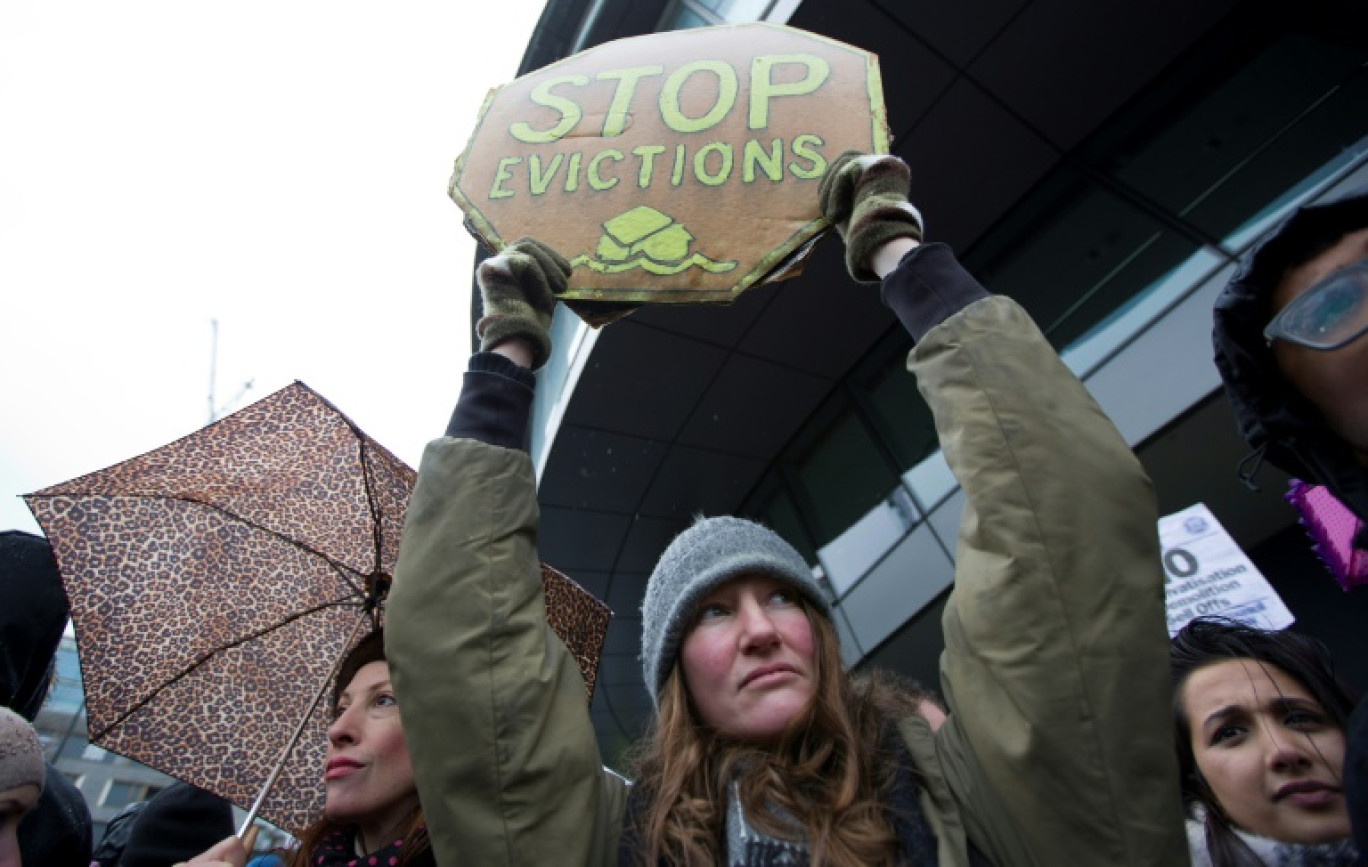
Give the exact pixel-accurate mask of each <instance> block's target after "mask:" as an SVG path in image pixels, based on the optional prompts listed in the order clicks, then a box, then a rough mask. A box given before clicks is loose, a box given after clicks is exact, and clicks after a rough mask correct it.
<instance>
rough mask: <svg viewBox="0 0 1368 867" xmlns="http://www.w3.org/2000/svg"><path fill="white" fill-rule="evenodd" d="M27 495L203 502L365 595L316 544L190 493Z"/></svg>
mask: <svg viewBox="0 0 1368 867" xmlns="http://www.w3.org/2000/svg"><path fill="white" fill-rule="evenodd" d="M369 487H370V485H369V482H367V495H366V499H367V504H368V505H369V500H370V493H369ZM29 496H30V497H42V498H44V499H51V498H55V497H87V496H100V497H109V498H110V499H112V500H170V501H172V502H177V503H193V504H194V505H196V506H203V507H204V508H206V509H210V510H212V511H215V512H218V513H219V514H220V515H223V516H224V517H226V518H228V519H230V520H233V521H237V522H238V523H240V524H242V525H244V526H246V527H250V528H251V529H253V530H260V531H261V532H263V533H266V534H268V535H270V536H274V537H275V538H277V539H279V540H280V541H282V542H284V543H286V544H288V545H290V546H291V547H294V548H297V549H299V550H300V551H302V552H304V553H305V554H310V555H312V556H314V557H317V558H318V559H320V560H322V561H323V562H325V563H327V564H328V565H329V566H331V567H332V568H333V571H334V572H336V573H337V574H338V577H339V578H341V579H342V581H343V582H344V583H345V584H346V585H347V586H348V587H350V588H351V589H352V592H354V593H356V594H359V595H365V592H366V591H365V588H363V587H361V586H359V585H358V584H357V583H356V582H355V581H353V580H352V579H351V573H353V572H354V570H352V569H351V568H350V567H348V566H346V565H344V564H342V563H339V562H338V561H337V560H335V559H334V558H332V557H329V556H328V555H327V554H325V553H323V552H322V551H320V550H318V549H317V548H315V547H313V546H312V545H309V544H308V543H306V542H301V541H300V540H298V539H296V538H294V537H293V536H288V535H286V534H285V533H283V532H281V531H280V530H273V529H271V528H270V527H267V526H264V525H262V524H258V523H257V522H256V521H253V520H251V519H250V518H246V517H243V516H242V515H239V514H237V513H236V512H231V511H229V510H228V509H225V508H224V507H222V506H219V505H215V504H214V503H206V502H204V501H203V500H197V499H195V498H194V497H185V496H179V495H176V494H107V493H103V492H100V491H94V492H90V493H65V492H59V493H56V494H29ZM373 512H374V509H373V508H372V513H373Z"/></svg>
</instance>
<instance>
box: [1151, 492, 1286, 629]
mask: <svg viewBox="0 0 1368 867" xmlns="http://www.w3.org/2000/svg"><path fill="white" fill-rule="evenodd" d="M1159 544H1160V545H1161V546H1162V547H1163V551H1164V554H1163V557H1164V578H1165V581H1164V598H1165V601H1166V603H1167V608H1168V630H1169V635H1170V636H1173V635H1174V634H1176V633H1177V632H1178V630H1180V629H1182V628H1183V626H1184V625H1186V624H1187V622H1188V621H1189V620H1192V619H1193V618H1194V617H1201V616H1203V615H1219V616H1221V617H1229V618H1230V619H1231V620H1238V621H1240V622H1241V623H1244V624H1246V625H1248V626H1254V627H1258V628H1259V629H1283V628H1286V627H1288V626H1291V625H1292V621H1293V619H1294V618H1293V617H1292V612H1290V611H1288V610H1287V606H1286V605H1284V604H1283V601H1282V599H1281V598H1280V597H1279V596H1278V594H1277V593H1276V592H1275V591H1274V590H1273V588H1272V587H1271V586H1269V584H1268V579H1266V578H1264V576H1263V574H1262V573H1261V572H1259V570H1258V568H1257V567H1256V566H1255V565H1254V562H1253V561H1252V560H1250V559H1249V557H1248V556H1246V555H1245V552H1244V551H1242V550H1240V546H1239V545H1236V544H1235V540H1234V539H1232V538H1230V534H1229V533H1227V532H1226V531H1225V528H1224V527H1222V526H1221V524H1220V522H1218V521H1217V520H1216V518H1215V516H1214V515H1212V514H1211V511H1210V510H1209V509H1208V508H1207V507H1206V506H1204V505H1202V504H1201V503H1198V504H1197V505H1195V506H1189V507H1188V508H1186V509H1184V510H1183V511H1181V512H1175V513H1174V514H1172V515H1168V516H1166V517H1163V518H1160V519H1159Z"/></svg>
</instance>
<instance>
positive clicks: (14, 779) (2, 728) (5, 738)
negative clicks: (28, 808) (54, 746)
mask: <svg viewBox="0 0 1368 867" xmlns="http://www.w3.org/2000/svg"><path fill="white" fill-rule="evenodd" d="M43 773H44V771H43V747H42V745H41V744H39V743H38V734H37V732H35V731H34V730H33V726H31V725H29V724H28V720H26V719H24V718H23V717H21V716H19V714H17V713H15V712H14V711H12V710H10V709H9V708H7V707H0V792H3V791H5V790H6V789H13V788H15V787H16V786H22V785H24V784H25V783H33V784H34V785H35V786H37V787H38V791H40V792H41V791H42V790H43Z"/></svg>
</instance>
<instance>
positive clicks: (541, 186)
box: [527, 154, 565, 196]
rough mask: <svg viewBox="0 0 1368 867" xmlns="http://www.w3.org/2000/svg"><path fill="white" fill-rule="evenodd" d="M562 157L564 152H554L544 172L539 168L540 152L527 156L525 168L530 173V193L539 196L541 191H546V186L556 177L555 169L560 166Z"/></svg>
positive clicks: (540, 165)
mask: <svg viewBox="0 0 1368 867" xmlns="http://www.w3.org/2000/svg"><path fill="white" fill-rule="evenodd" d="M564 157H565V155H564V154H556V155H555V156H553V157H551V164H550V165H549V166H547V167H546V172H545V173H544V174H543V173H542V170H541V167H542V164H541V155H540V154H532V156H530V157H528V158H527V169H528V171H529V172H530V173H531V175H532V177H531V186H532V195H534V196H540V195H541V194H542V193H544V192H546V188H547V187H549V186H551V181H552V180H553V179H554V178H555V177H556V169H558V168H560V164H561V160H562V159H563V158H564Z"/></svg>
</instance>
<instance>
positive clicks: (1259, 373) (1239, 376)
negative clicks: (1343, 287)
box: [1212, 190, 1368, 547]
mask: <svg viewBox="0 0 1368 867" xmlns="http://www.w3.org/2000/svg"><path fill="white" fill-rule="evenodd" d="M1365 227H1368V190H1360V191H1358V192H1355V193H1352V194H1350V195H1348V196H1345V197H1343V198H1340V199H1336V200H1334V201H1331V202H1324V203H1321V204H1315V205H1308V206H1306V207H1304V208H1301V209H1299V210H1298V211H1297V212H1296V213H1294V214H1293V215H1292V216H1291V217H1289V218H1288V219H1287V220H1286V221H1285V222H1283V223H1282V225H1280V226H1279V227H1278V228H1277V229H1276V230H1275V231H1274V232H1273V233H1272V234H1271V235H1269V236H1268V238H1267V239H1266V240H1264V241H1263V242H1262V243H1261V244H1260V245H1259V246H1258V247H1256V248H1254V249H1253V250H1252V251H1250V253H1249V254H1248V255H1247V256H1246V257H1245V259H1244V261H1243V262H1242V263H1241V265H1240V269H1239V271H1238V272H1236V274H1235V276H1234V277H1233V278H1231V281H1230V283H1229V284H1227V285H1226V287H1225V289H1224V290H1223V291H1222V292H1221V294H1220V296H1219V297H1218V298H1217V299H1216V307H1215V310H1214V326H1213V333H1212V341H1213V343H1214V344H1215V351H1216V367H1217V369H1219V370H1220V372H1221V380H1222V381H1223V382H1224V384H1225V391H1226V395H1227V396H1228V397H1229V398H1230V403H1231V406H1232V407H1233V408H1234V410H1235V418H1236V421H1237V423H1238V424H1239V427H1240V433H1241V435H1243V436H1244V438H1245V441H1246V442H1248V443H1249V445H1250V447H1251V448H1254V449H1256V450H1258V449H1262V450H1263V452H1264V458H1266V459H1267V460H1268V461H1269V463H1272V464H1273V465H1275V466H1277V467H1280V468H1282V469H1283V470H1285V471H1286V472H1288V473H1290V474H1291V475H1293V476H1295V477H1297V478H1299V479H1301V480H1302V481H1305V482H1308V483H1311V484H1318V485H1324V486H1325V487H1326V488H1327V489H1329V491H1330V493H1332V494H1334V495H1335V497H1336V498H1337V499H1338V500H1339V501H1340V502H1342V503H1344V505H1346V506H1348V507H1349V509H1350V510H1351V511H1353V512H1354V513H1355V514H1356V515H1358V516H1359V518H1360V519H1362V520H1363V521H1365V522H1368V468H1365V467H1363V465H1361V464H1359V463H1358V462H1357V461H1356V460H1354V456H1353V453H1352V452H1351V450H1350V449H1349V447H1348V446H1347V445H1346V444H1345V443H1344V441H1343V440H1341V439H1340V438H1339V437H1337V436H1336V435H1335V434H1333V433H1332V432H1331V431H1330V429H1329V428H1328V427H1327V426H1326V424H1325V421H1324V419H1323V418H1322V416H1321V414H1320V412H1319V410H1317V409H1316V408H1315V407H1314V406H1313V405H1312V404H1311V403H1310V402H1309V401H1307V400H1306V399H1305V398H1304V397H1302V396H1301V395H1300V394H1299V393H1298V392H1297V391H1296V390H1295V389H1293V388H1292V386H1291V384H1290V383H1289V382H1288V381H1287V380H1286V379H1285V378H1284V377H1283V375H1282V372H1281V371H1280V370H1279V369H1278V365H1277V362H1276V361H1275V360H1274V358H1273V350H1272V349H1271V348H1270V347H1269V346H1268V344H1267V342H1266V341H1265V340H1264V336H1263V330H1264V328H1265V327H1267V325H1268V322H1269V320H1270V319H1272V313H1271V311H1270V307H1269V301H1270V299H1271V298H1272V295H1273V290H1274V289H1275V288H1277V285H1278V284H1279V283H1280V282H1281V281H1282V278H1283V275H1284V274H1285V273H1286V272H1287V270H1288V268H1289V267H1295V266H1296V265H1299V264H1302V263H1303V262H1305V261H1307V260H1308V259H1311V258H1314V257H1315V256H1316V255H1318V254H1319V253H1320V252H1322V251H1324V250H1325V249H1327V248H1328V247H1329V246H1331V245H1332V244H1334V243H1335V242H1336V241H1338V240H1339V238H1341V237H1342V236H1344V235H1345V234H1346V233H1348V232H1351V231H1354V230H1357V229H1362V228H1365ZM1360 339H1368V338H1360ZM1357 543H1358V545H1359V547H1368V531H1365V532H1364V533H1361V534H1360V535H1359V538H1358V540H1357Z"/></svg>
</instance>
